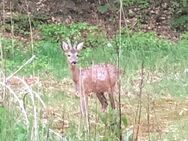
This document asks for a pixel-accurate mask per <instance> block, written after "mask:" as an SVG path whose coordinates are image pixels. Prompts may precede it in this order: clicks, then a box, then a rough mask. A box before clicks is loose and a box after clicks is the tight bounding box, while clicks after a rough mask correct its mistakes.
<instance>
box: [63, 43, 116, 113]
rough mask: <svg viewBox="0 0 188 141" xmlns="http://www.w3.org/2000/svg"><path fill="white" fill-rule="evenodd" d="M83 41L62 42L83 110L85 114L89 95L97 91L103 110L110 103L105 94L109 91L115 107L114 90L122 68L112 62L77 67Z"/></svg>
mask: <svg viewBox="0 0 188 141" xmlns="http://www.w3.org/2000/svg"><path fill="white" fill-rule="evenodd" d="M83 44H84V43H83V42H81V43H79V44H76V43H75V44H74V45H73V46H72V45H71V43H70V41H68V42H67V43H66V42H62V45H61V47H62V49H63V50H64V53H65V55H66V56H67V60H68V62H69V66H70V70H71V73H72V79H73V81H74V84H75V87H76V91H77V92H78V94H80V99H82V100H81V103H80V104H81V105H80V106H81V112H82V115H85V114H86V113H85V112H86V111H87V108H88V95H89V94H90V93H92V92H93V93H95V94H96V96H97V98H98V99H99V101H100V103H101V105H102V110H103V111H104V110H106V108H107V106H108V103H107V99H106V97H105V95H104V93H105V92H108V95H109V99H110V103H111V107H112V108H113V109H115V103H114V98H113V92H114V89H115V85H116V83H117V80H118V76H119V74H120V70H119V69H118V68H117V67H116V66H114V65H112V64H96V65H92V66H90V67H88V68H84V69H80V68H78V67H77V65H76V64H77V61H78V54H79V52H80V50H81V49H82V48H83ZM87 112H88V111H87Z"/></svg>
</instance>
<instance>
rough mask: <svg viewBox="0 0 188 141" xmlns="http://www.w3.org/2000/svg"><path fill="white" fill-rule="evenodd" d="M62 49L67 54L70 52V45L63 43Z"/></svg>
mask: <svg viewBox="0 0 188 141" xmlns="http://www.w3.org/2000/svg"><path fill="white" fill-rule="evenodd" d="M61 48H62V49H63V50H64V51H65V52H66V51H68V50H69V45H68V44H67V43H66V42H64V41H63V42H62V43H61Z"/></svg>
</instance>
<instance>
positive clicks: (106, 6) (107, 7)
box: [98, 4, 109, 14]
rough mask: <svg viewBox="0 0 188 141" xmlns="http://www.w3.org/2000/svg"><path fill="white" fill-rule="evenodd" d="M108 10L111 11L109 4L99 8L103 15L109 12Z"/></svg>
mask: <svg viewBox="0 0 188 141" xmlns="http://www.w3.org/2000/svg"><path fill="white" fill-rule="evenodd" d="M108 10H109V4H104V5H100V6H99V7H98V11H99V12H100V13H102V14H104V13H106V12H108Z"/></svg>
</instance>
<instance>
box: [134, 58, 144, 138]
mask: <svg viewBox="0 0 188 141" xmlns="http://www.w3.org/2000/svg"><path fill="white" fill-rule="evenodd" d="M141 69H142V70H141V81H140V86H139V89H140V90H139V102H138V123H137V125H138V126H137V129H136V138H135V141H138V133H139V129H140V121H141V111H142V89H143V83H144V61H142V68H141Z"/></svg>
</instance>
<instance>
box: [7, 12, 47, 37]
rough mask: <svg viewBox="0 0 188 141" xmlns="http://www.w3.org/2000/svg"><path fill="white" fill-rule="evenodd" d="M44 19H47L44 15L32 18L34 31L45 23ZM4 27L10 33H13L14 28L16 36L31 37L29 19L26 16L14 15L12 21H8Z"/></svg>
mask: <svg viewBox="0 0 188 141" xmlns="http://www.w3.org/2000/svg"><path fill="white" fill-rule="evenodd" d="M43 19H45V17H44V16H42V15H37V16H35V15H32V16H31V17H30V21H31V27H32V29H35V28H37V27H38V25H40V24H42V23H44V21H43ZM4 26H5V30H6V31H9V32H11V30H12V28H13V31H14V34H23V35H30V24H29V17H28V15H26V14H15V15H13V17H12V19H8V21H7V22H6V24H5V25H4Z"/></svg>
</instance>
